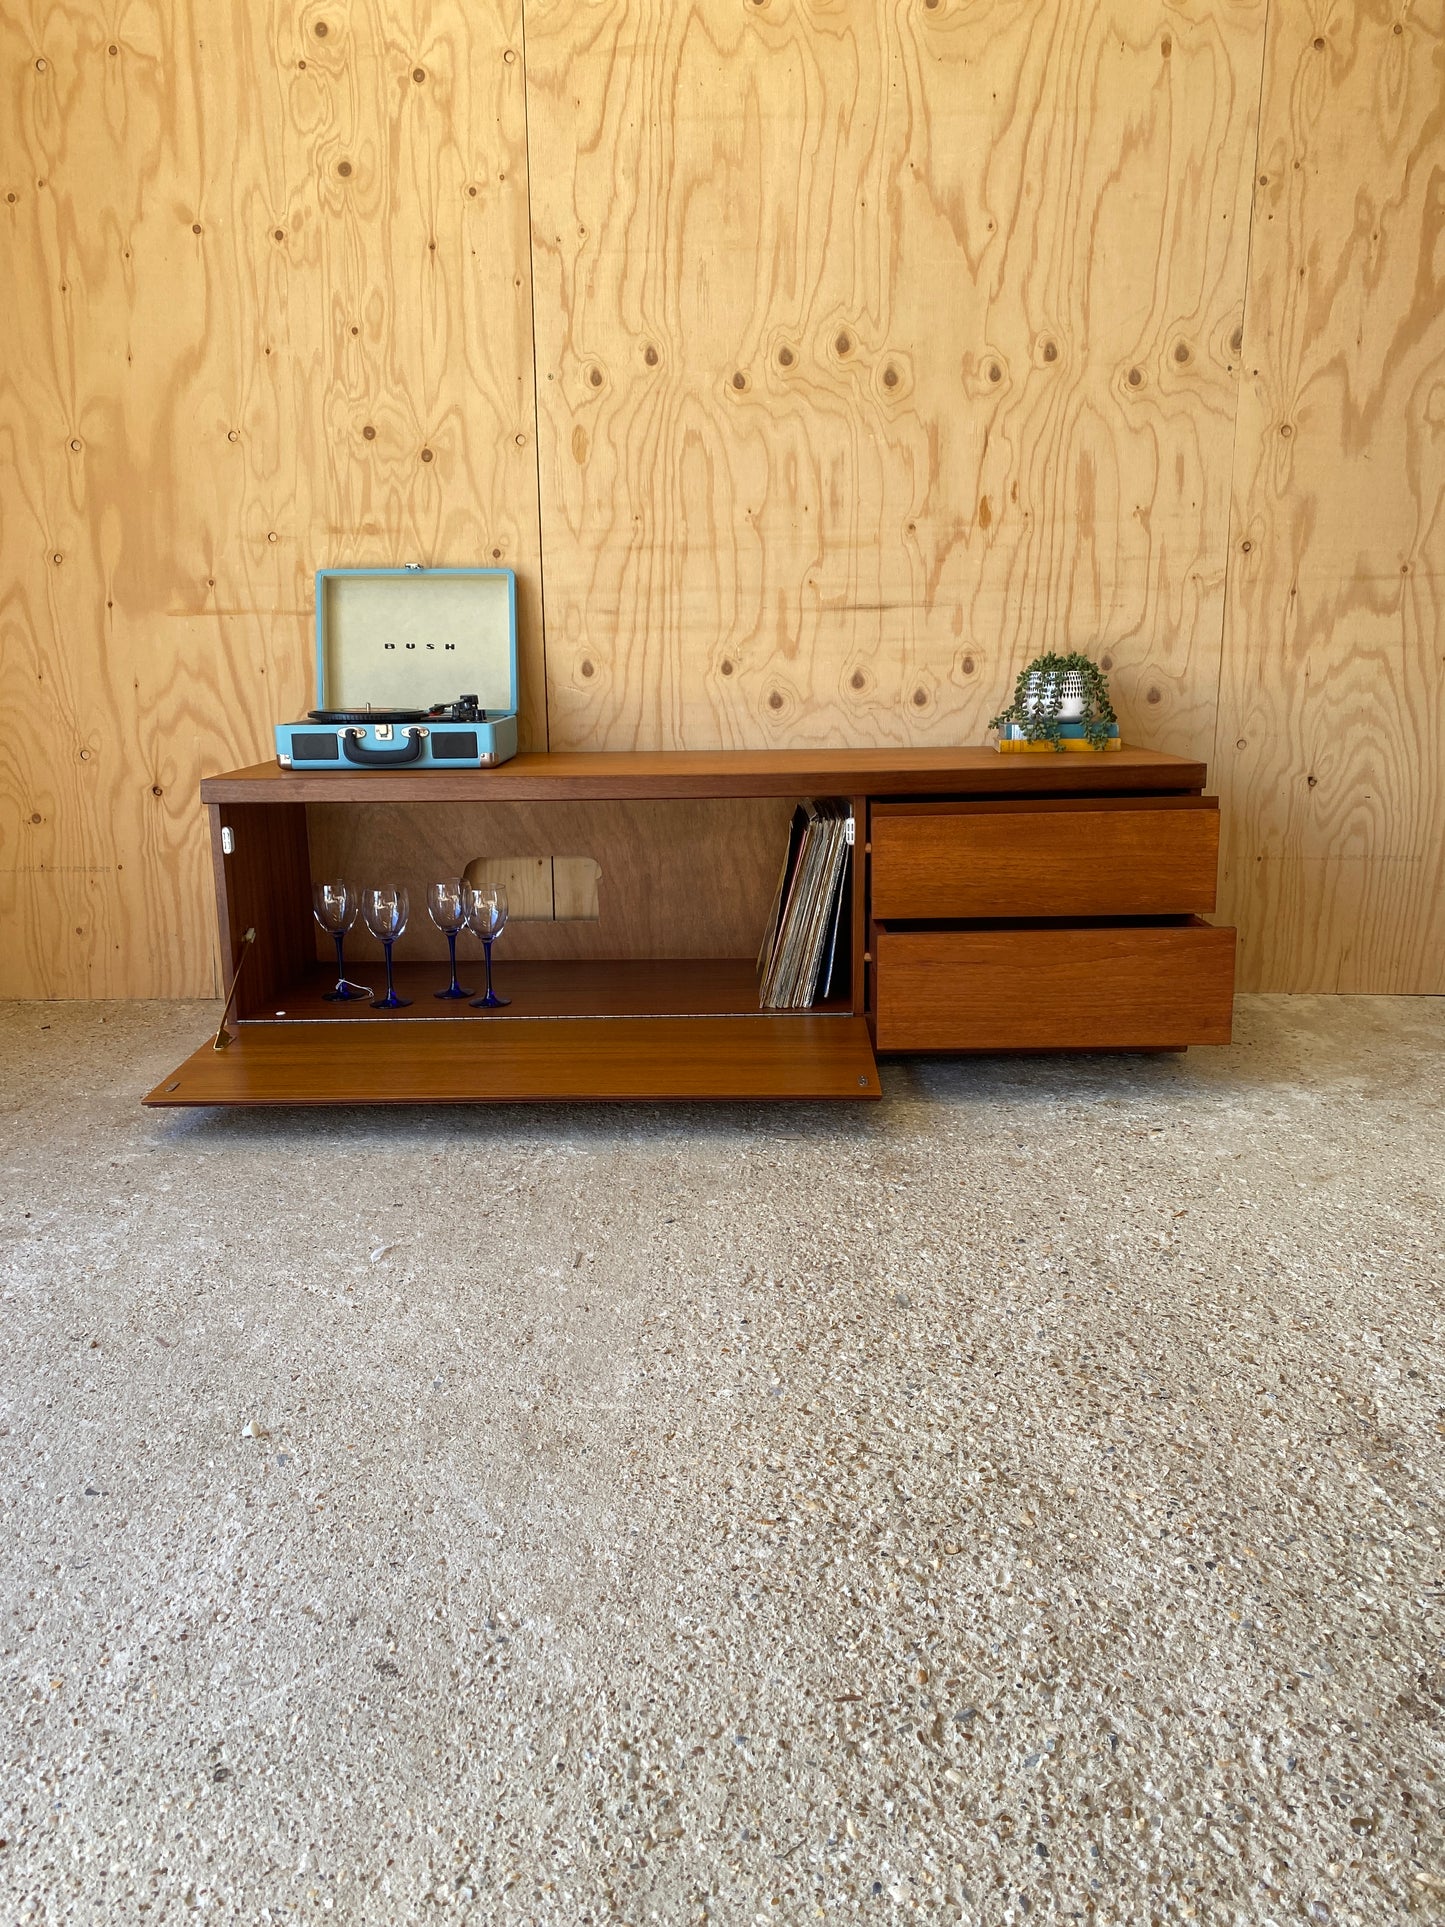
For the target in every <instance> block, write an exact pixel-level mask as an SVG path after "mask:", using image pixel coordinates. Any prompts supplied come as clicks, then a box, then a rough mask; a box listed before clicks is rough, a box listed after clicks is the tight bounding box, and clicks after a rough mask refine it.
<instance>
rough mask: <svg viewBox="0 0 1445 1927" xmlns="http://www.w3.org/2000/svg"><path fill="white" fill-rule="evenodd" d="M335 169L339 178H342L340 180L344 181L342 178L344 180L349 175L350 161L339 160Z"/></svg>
mask: <svg viewBox="0 0 1445 1927" xmlns="http://www.w3.org/2000/svg"><path fill="white" fill-rule="evenodd" d="M336 171H337V173H338V174H339V175H340V176H341V178H342V180H343V181H344V180H346V179H347V178H348V177H349V176H350V173H351V162H350V161H341V162H339V163H338V164H337V169H336Z"/></svg>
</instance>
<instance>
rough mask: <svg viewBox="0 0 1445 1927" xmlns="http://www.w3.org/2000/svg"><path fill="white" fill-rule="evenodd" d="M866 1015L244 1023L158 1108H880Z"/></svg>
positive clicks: (186, 1071)
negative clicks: (779, 1102)
mask: <svg viewBox="0 0 1445 1927" xmlns="http://www.w3.org/2000/svg"><path fill="white" fill-rule="evenodd" d="M880 1095H881V1093H880V1090H879V1085H878V1066H877V1064H876V1063H875V1062H874V1058H873V1049H872V1045H871V1044H870V1042H869V1038H868V1027H867V1024H866V1023H865V1022H864V1020H863V1019H862V1018H861V1017H845V1016H807V1015H803V1016H773V1015H766V1016H765V1015H753V1016H748V1017H579V1018H571V1019H568V1018H562V1019H556V1020H551V1021H529V1020H525V1019H524V1020H521V1021H515V1020H514V1021H500V1022H499V1021H490V1020H488V1021H475V1020H473V1021H466V1022H455V1021H453V1022H448V1021H440V1022H430V1023H404V1022H398V1023H386V1022H378V1023H366V1024H364V1025H362V1024H355V1023H330V1022H325V1023H307V1022H301V1021H296V1020H286V1021H283V1022H279V1023H246V1024H242V1025H240V1026H239V1027H238V1028H237V1030H236V1032H235V1034H234V1035H233V1039H232V1042H231V1044H230V1047H229V1048H228V1049H226V1050H216V1049H214V1048H213V1047H212V1045H211V1044H209V1043H207V1044H205V1045H203V1046H202V1048H201V1049H200V1050H198V1051H196V1052H195V1053H194V1054H193V1055H192V1056H190V1057H188V1058H187V1059H186V1061H185V1063H184V1064H182V1065H181V1066H180V1068H179V1069H178V1070H175V1071H172V1073H171V1074H170V1076H169V1077H166V1078H163V1079H162V1080H161V1082H160V1083H159V1084H158V1085H157V1086H156V1088H155V1089H154V1090H153V1091H152V1092H151V1093H150V1095H149V1096H148V1097H147V1098H146V1100H145V1101H146V1103H147V1104H157V1105H170V1104H248V1105H255V1104H299V1105H320V1104H501V1103H545V1102H552V1101H563V1100H566V1101H569V1102H570V1101H573V1100H579V1099H581V1100H585V1099H589V1098H591V1099H600V1100H612V1101H623V1100H628V1099H637V1100H644V1101H645V1100H652V1099H658V1100H661V1099H671V1098H684V1099H687V1098H693V1099H707V1098H724V1099H726V1098H768V1099H778V1098H876V1097H878V1096H880Z"/></svg>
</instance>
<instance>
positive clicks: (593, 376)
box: [587, 368, 602, 388]
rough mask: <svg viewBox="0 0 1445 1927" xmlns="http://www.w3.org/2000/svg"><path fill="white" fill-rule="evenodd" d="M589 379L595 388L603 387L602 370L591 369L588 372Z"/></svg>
mask: <svg viewBox="0 0 1445 1927" xmlns="http://www.w3.org/2000/svg"><path fill="white" fill-rule="evenodd" d="M587 379H588V381H590V382H591V384H592V386H593V387H594V388H600V387H601V386H602V370H601V369H600V368H589V369H588V370H587Z"/></svg>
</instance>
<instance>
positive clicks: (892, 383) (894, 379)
mask: <svg viewBox="0 0 1445 1927" xmlns="http://www.w3.org/2000/svg"><path fill="white" fill-rule="evenodd" d="M883 386H884V387H885V388H896V387H897V386H898V370H897V369H896V368H895V367H894V366H893V364H892V363H891V362H890V363H889V365H888V366H887V367H886V368H885V369H884V370H883Z"/></svg>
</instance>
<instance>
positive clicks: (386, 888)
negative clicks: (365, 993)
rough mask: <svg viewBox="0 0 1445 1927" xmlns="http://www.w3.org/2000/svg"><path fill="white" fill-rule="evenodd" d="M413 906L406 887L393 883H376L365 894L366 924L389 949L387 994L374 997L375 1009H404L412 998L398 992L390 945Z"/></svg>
mask: <svg viewBox="0 0 1445 1927" xmlns="http://www.w3.org/2000/svg"><path fill="white" fill-rule="evenodd" d="M410 909H411V904H410V902H409V901H408V898H407V894H406V891H405V890H403V889H402V888H401V887H400V886H399V885H397V884H394V883H380V884H373V885H372V887H371V888H370V889H369V890H368V891H366V893H365V895H364V896H363V897H362V900H361V914H362V916H363V917H365V919H366V927H367V929H368V930H369V931H370V932H371V934H372V936H373V937H375V938H376V940H377V941H378V943H380V945H381V947H382V949H383V950H384V951H385V952H386V995H385V996H384V997H373V998H372V1000H371V1007H372V1009H373V1010H402V1009H404V1008H405V1006H406V1005H407V1004H409V1003H410V1002H411V998H410V997H398V996H397V994H396V982H395V979H394V978H393V976H392V974H391V946H392V945H393V944H394V943H395V942H396V940H397V938H398V937H399V936H400V935H401V933H402V931H403V930H405V928H406V920H407V916H408V913H409V912H410Z"/></svg>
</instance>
